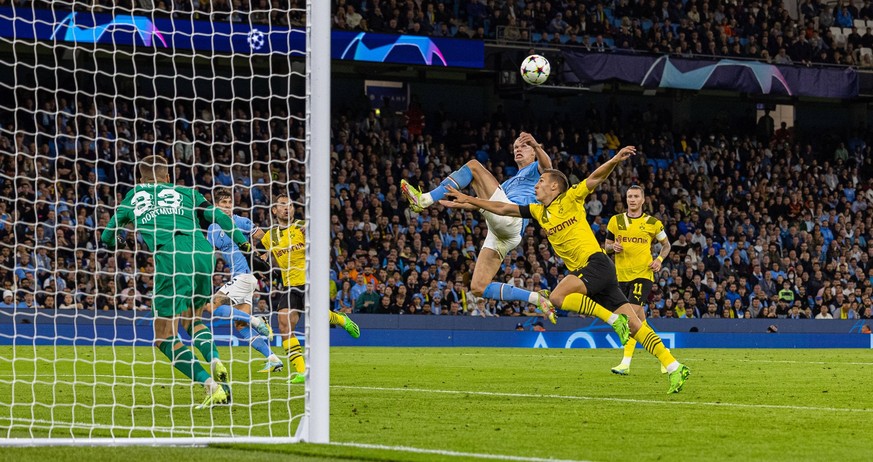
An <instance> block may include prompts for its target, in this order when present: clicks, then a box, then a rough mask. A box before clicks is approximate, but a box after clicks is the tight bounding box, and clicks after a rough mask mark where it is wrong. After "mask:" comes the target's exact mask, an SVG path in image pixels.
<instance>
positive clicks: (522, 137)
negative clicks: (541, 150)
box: [518, 132, 540, 148]
mask: <svg viewBox="0 0 873 462" xmlns="http://www.w3.org/2000/svg"><path fill="white" fill-rule="evenodd" d="M518 140H519V141H521V142H522V143H524V144H526V145H528V146H531V147H533V148H538V147H540V144H539V143H537V140H536V139H534V137H533V135H531V134H530V133H528V132H521V133H520V134H519V135H518Z"/></svg>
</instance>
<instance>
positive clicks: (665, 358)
mask: <svg viewBox="0 0 873 462" xmlns="http://www.w3.org/2000/svg"><path fill="white" fill-rule="evenodd" d="M634 339H636V341H638V342H640V343H642V344H643V348H645V349H646V351H648V352H649V353H651V354H652V355H653V356H655V357H656V358H658V361H661V365H662V366H664V367H667V366H669V365H670V364H673V363H675V362H676V358H674V357H673V354H672V353H670V350H668V349H667V347H665V346H664V342H662V341H661V337H659V336H658V334H656V333H655V331H653V330H652V328H651V327H649V324H648V323H645V322H644V323H643V326H642V327H640V330H638V331H637V333H636V334H635V335H634ZM625 351H627V350H625Z"/></svg>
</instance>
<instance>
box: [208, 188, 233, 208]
mask: <svg viewBox="0 0 873 462" xmlns="http://www.w3.org/2000/svg"><path fill="white" fill-rule="evenodd" d="M213 197H214V202H215V203H216V204H217V203H219V202H221V201H223V200H225V199H228V198H229V199H233V192H231V190H230V188H218V189H216V190H215V193H213Z"/></svg>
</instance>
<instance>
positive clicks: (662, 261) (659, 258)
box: [656, 255, 664, 263]
mask: <svg viewBox="0 0 873 462" xmlns="http://www.w3.org/2000/svg"><path fill="white" fill-rule="evenodd" d="M656 260H658V261H659V262H661V263H664V256H663V255H658V258H657V259H656Z"/></svg>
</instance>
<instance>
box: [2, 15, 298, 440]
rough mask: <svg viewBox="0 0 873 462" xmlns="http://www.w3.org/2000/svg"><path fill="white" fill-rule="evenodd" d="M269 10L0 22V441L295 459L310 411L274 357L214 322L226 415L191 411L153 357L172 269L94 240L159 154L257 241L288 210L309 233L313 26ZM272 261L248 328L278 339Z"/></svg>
mask: <svg viewBox="0 0 873 462" xmlns="http://www.w3.org/2000/svg"><path fill="white" fill-rule="evenodd" d="M274 3H276V2H264V1H251V2H249V1H244V2H231V1H221V2H203V1H201V2H171V1H166V2H158V1H155V2H152V1H141V0H135V1H117V2H116V1H87V2H79V1H72V2H71V1H52V2H45V1H37V2H9V3H6V5H7V6H0V23H2V26H3V27H0V29H3V31H2V33H0V36H2V37H0V152H2V160H0V285H2V286H3V287H2V292H3V296H4V297H3V301H2V305H0V438H25V439H56V438H58V439H61V438H63V439H84V440H91V439H99V438H104V439H105V438H112V439H132V438H141V439H144V440H148V439H152V440H155V439H167V438H204V437H205V438H228V437H233V438H234V440H235V441H245V440H247V439H248V440H252V439H255V438H262V437H268V438H278V439H288V440H293V438H294V435H295V430H296V429H297V426H298V424H299V423H300V421H301V420H302V417H303V415H304V412H305V408H306V406H305V402H304V401H305V400H304V394H305V393H304V387H302V386H299V385H292V384H289V383H288V379H289V371H291V372H293V370H294V368H293V367H289V363H288V360H287V357H286V355H285V352H284V350H283V348H282V346H281V345H282V344H281V338H280V337H279V336H278V335H277V338H276V339H274V340H273V342H271V348H272V351H273V352H274V353H276V354H277V355H278V356H279V358H280V359H281V360H282V362H283V364H284V371H282V372H274V373H271V374H267V373H259V372H258V371H259V369H261V368H262V367H263V366H264V364H265V357H264V356H263V355H262V354H261V353H259V352H258V351H255V349H253V348H251V347H250V346H249V342H250V341H251V340H252V337H251V336H249V337H246V336H245V335H243V334H241V333H240V332H239V329H238V328H237V327H235V325H234V324H233V323H232V322H231V321H229V320H227V319H211V317H210V315H208V314H205V315H203V318H202V319H203V322H204V324H205V325H206V326H208V327H209V328H210V329H211V331H212V333H213V336H214V341H215V344H216V345H217V346H218V352H219V356H220V358H221V361H222V363H223V364H224V365H225V366H226V367H227V369H228V370H229V377H230V380H229V385H230V388H231V399H232V404H231V405H229V406H216V407H212V408H207V409H197V406H198V405H199V404H200V403H201V402H202V401H203V400H204V398H205V396H206V393H205V392H204V388H203V387H202V386H200V385H199V384H198V383H197V382H196V381H194V380H191V379H189V378H188V377H186V376H185V375H184V374H182V373H180V372H179V370H177V369H174V367H173V364H172V363H171V362H170V360H169V359H168V358H167V356H166V355H164V354H163V353H162V352H161V351H159V350H158V349H156V348H155V347H154V340H155V339H154V337H155V333H154V328H153V309H155V308H156V306H155V305H154V302H155V292H154V284H155V277H156V276H157V275H158V274H156V273H157V272H159V271H160V265H157V266H158V267H157V268H156V262H155V259H156V257H157V258H160V256H156V255H155V254H154V253H153V252H152V251H151V250H150V249H149V246H148V245H146V243H145V242H144V241H143V239H142V236H141V235H140V234H137V233H136V232H135V231H134V230H133V228H132V227H128V228H127V229H126V230H123V231H122V235H126V236H127V237H128V241H129V242H133V241H137V242H136V244H135V245H134V246H133V247H132V248H129V247H128V248H124V249H118V250H107V249H105V248H104V245H103V244H101V241H100V234H101V232H102V231H103V230H104V229H105V228H106V226H107V224H108V223H109V220H110V217H111V216H112V215H113V214H114V213H115V212H116V210H117V207H118V205H119V204H120V203H121V202H122V201H123V199H124V198H125V195H126V194H127V193H128V192H129V191H130V190H131V189H132V188H134V186H135V185H136V183H137V182H138V181H139V180H140V177H139V173H138V169H137V167H138V162H139V160H141V159H143V158H144V157H146V156H149V155H158V156H161V157H164V158H166V159H167V162H168V164H169V171H170V177H171V182H172V183H174V184H175V185H179V186H186V187H189V188H192V189H195V190H196V191H198V192H199V193H201V194H202V195H203V196H204V197H205V198H206V200H207V201H209V202H212V200H213V194H214V193H215V192H216V191H217V190H218V189H219V188H230V190H231V191H232V194H233V203H234V209H233V212H234V213H235V214H236V215H238V216H240V217H245V218H248V219H250V220H251V221H252V222H253V223H254V224H255V226H258V227H260V228H261V229H262V230H265V231H266V230H270V229H271V228H273V227H278V226H279V225H280V223H279V222H278V221H277V219H276V216H275V214H274V213H273V212H274V210H273V209H272V208H271V204H272V203H273V202H274V201H275V199H276V198H277V197H279V196H280V195H282V194H287V195H288V196H289V197H290V200H291V201H292V202H293V203H294V205H295V206H296V207H295V208H296V212H297V216H296V217H295V218H297V219H304V218H305V215H304V213H305V212H306V211H305V210H304V205H305V204H306V190H307V186H306V182H307V175H306V173H307V165H308V164H307V152H306V120H307V119H306V113H307V105H306V72H305V57H306V51H305V46H303V44H304V43H305V38H306V29H305V27H306V15H307V11H306V5H305V2H303V1H300V2H297V1H290V2H281V3H282V4H289V3H290V5H291V7H289V8H283V9H278V8H275V9H274V8H272V7H271V5H272V4H274ZM295 5H299V8H298V7H296V6H295ZM174 8H184V9H174ZM238 8H245V9H238ZM207 225H208V224H203V225H202V226H204V227H205V226H207ZM260 250H261V252H262V253H267V252H265V251H264V250H263V248H261V249H260ZM307 255H308V254H307ZM275 261H276V259H275V258H273V259H272V261H271V263H270V264H271V265H273V267H274V268H273V271H270V272H267V271H265V272H262V273H259V274H258V275H257V280H258V283H257V286H256V288H255V291H254V297H253V300H252V309H253V311H254V313H255V314H259V315H262V316H264V317H265V318H266V319H268V320H270V319H271V322H272V325H273V327H274V329H275V330H276V331H277V334H278V323H277V321H276V317H275V315H273V316H272V318H271V317H270V316H271V313H272V310H273V308H275V306H276V305H277V303H278V295H279V293H280V287H279V286H280V281H281V273H280V271H278V268H277V267H276V266H277V264H276V263H275ZM214 266H215V268H214V271H213V272H212V273H211V274H210V275H207V276H209V277H211V278H212V281H211V290H212V291H213V292H214V291H215V290H217V289H219V288H220V287H222V285H223V284H225V283H226V282H228V281H229V280H230V279H231V272H230V270H229V266H230V265H229V262H227V261H225V260H224V259H223V254H221V253H220V252H216V254H215V265H214ZM306 310H307V311H308V301H307V307H306ZM301 314H303V313H301ZM302 329H303V323H302V322H301V323H300V324H298V326H297V328H296V329H295V330H296V331H297V332H296V333H297V334H298V335H297V336H298V338H300V340H301V341H303V340H304V335H302V334H303V332H302ZM179 332H180V333H179V336H180V337H181V338H182V342H183V343H184V344H185V345H186V346H187V347H189V348H190V349H191V351H192V352H194V354H195V357H196V359H197V360H198V361H199V362H200V364H202V365H203V367H204V369H205V370H206V371H207V372H210V373H211V374H213V373H214V372H215V371H214V370H212V369H211V368H210V364H209V363H208V362H207V361H206V360H205V359H204V358H203V355H202V354H201V350H198V348H197V347H196V346H195V345H193V344H192V340H191V338H190V337H189V335H188V334H187V333H186V332H185V331H184V330H183V329H180V330H179ZM303 343H304V344H305V342H303Z"/></svg>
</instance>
